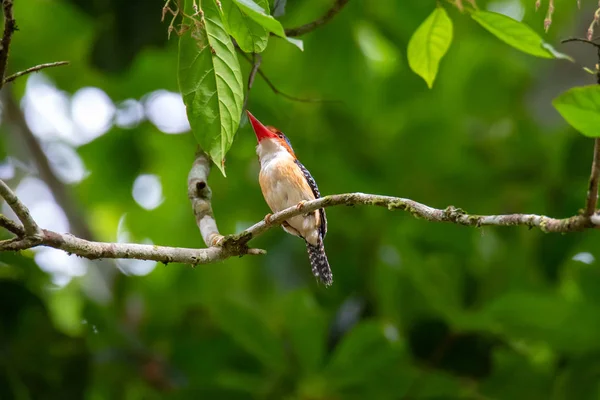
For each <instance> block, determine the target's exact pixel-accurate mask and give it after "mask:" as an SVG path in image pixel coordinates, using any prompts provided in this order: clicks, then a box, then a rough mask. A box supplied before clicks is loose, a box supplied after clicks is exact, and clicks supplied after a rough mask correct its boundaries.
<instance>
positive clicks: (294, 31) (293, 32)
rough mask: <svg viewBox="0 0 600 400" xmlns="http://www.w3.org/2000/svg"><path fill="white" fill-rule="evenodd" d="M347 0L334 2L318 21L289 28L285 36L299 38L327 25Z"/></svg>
mask: <svg viewBox="0 0 600 400" xmlns="http://www.w3.org/2000/svg"><path fill="white" fill-rule="evenodd" d="M348 1H349V0H335V2H334V3H333V5H332V6H331V8H330V9H329V10H327V12H326V13H325V14H324V15H323V16H322V17H321V18H319V19H317V20H315V21H313V22H309V23H308V24H305V25H302V26H298V27H296V28H290V29H286V30H285V35H286V36H301V35H304V34H305V33H308V32H311V31H313V30H315V29H317V28H318V27H319V26H321V25H325V24H326V23H328V22H329V21H330V20H331V19H332V18H333V17H335V16H336V15H337V14H338V13H339V12H340V11H342V8H344V6H345V5H346V4H347V3H348Z"/></svg>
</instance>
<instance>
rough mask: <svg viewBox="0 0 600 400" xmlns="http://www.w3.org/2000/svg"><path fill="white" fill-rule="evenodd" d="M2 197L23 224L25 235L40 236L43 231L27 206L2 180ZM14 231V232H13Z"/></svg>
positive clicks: (0, 189) (0, 181) (0, 194)
mask: <svg viewBox="0 0 600 400" xmlns="http://www.w3.org/2000/svg"><path fill="white" fill-rule="evenodd" d="M0 197H2V198H3V199H4V200H6V203H7V204H8V205H9V207H10V208H11V209H12V210H13V211H14V212H15V214H17V218H19V221H21V223H22V224H23V227H24V228H25V234H26V235H29V236H38V235H39V234H40V233H41V231H40V228H39V226H37V224H36V223H35V221H34V220H33V217H32V216H31V214H30V213H29V210H28V209H27V207H25V204H23V203H22V202H21V200H19V198H18V197H17V195H15V193H14V192H13V191H12V190H11V189H10V188H9V187H8V185H7V184H6V183H4V181H3V180H1V179H0ZM11 231H12V230H11Z"/></svg>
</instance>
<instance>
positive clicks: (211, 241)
mask: <svg viewBox="0 0 600 400" xmlns="http://www.w3.org/2000/svg"><path fill="white" fill-rule="evenodd" d="M209 173H210V160H209V159H208V156H207V155H206V153H204V152H203V151H202V150H201V149H200V148H199V149H198V150H197V151H196V157H195V160H194V164H193V165H192V169H191V170H190V173H189V174H188V198H189V199H190V202H191V203H192V210H193V211H194V216H195V217H196V224H197V225H198V229H199V230H200V234H201V235H202V239H203V240H204V243H206V246H208V247H211V246H215V245H216V244H217V243H219V242H220V241H221V240H223V235H221V234H220V233H219V228H217V222H216V221H215V218H214V216H213V211H212V206H211V199H212V191H211V190H210V187H209V186H208V174H209Z"/></svg>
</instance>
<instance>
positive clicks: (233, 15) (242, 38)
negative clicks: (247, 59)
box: [221, 0, 269, 53]
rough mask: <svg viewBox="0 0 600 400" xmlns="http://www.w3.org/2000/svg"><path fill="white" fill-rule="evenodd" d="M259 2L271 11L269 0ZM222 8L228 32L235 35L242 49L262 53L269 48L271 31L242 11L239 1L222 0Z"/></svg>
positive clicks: (258, 1)
mask: <svg viewBox="0 0 600 400" xmlns="http://www.w3.org/2000/svg"><path fill="white" fill-rule="evenodd" d="M257 3H258V4H259V5H260V6H261V7H262V8H264V9H265V10H266V12H267V13H268V12H269V2H268V0H257ZM221 10H222V11H223V22H225V27H226V28H227V32H229V34H230V35H231V36H233V37H234V39H235V41H236V42H237V44H238V45H239V46H240V48H241V49H242V51H244V52H246V53H260V52H262V51H263V50H264V49H266V48H267V43H268V42H269V32H268V31H267V30H266V29H265V28H264V27H263V26H262V25H260V24H259V23H258V22H256V21H254V20H253V19H251V18H250V17H248V16H247V15H246V14H245V13H244V12H242V10H241V9H240V5H239V4H238V3H236V2H235V1H234V0H221Z"/></svg>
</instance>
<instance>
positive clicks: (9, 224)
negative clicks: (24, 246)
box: [0, 214, 25, 237]
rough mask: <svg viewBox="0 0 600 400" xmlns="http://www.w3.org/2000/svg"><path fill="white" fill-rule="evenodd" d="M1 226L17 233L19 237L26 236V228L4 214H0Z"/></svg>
mask: <svg viewBox="0 0 600 400" xmlns="http://www.w3.org/2000/svg"><path fill="white" fill-rule="evenodd" d="M0 226H1V227H3V228H4V229H6V230H7V231H9V232H11V233H14V234H15V235H17V237H23V236H25V229H23V227H22V226H21V225H19V224H17V223H16V222H14V221H13V220H11V219H8V218H7V217H6V216H4V215H2V214H0Z"/></svg>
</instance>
